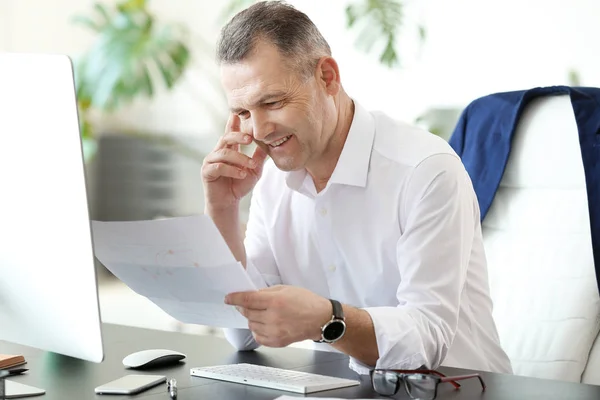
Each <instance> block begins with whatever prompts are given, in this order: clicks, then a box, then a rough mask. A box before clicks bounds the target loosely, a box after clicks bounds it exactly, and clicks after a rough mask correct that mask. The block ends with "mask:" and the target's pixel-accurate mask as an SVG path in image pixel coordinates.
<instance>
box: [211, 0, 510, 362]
mask: <svg viewBox="0 0 600 400" xmlns="http://www.w3.org/2000/svg"><path fill="white" fill-rule="evenodd" d="M218 61H219V63H220V66H221V77H222V83H223V86H224V89H225V91H226V94H227V97H228V102H229V105H230V107H231V116H230V119H229V122H228V124H227V128H226V131H225V134H224V135H223V136H222V137H221V139H220V140H219V142H218V144H217V146H216V147H215V149H214V151H213V152H211V154H209V155H208V156H207V157H206V159H205V162H204V165H203V168H202V178H203V183H204V188H205V199H206V213H207V215H209V216H210V217H211V218H212V219H213V221H214V222H215V224H216V225H217V227H218V228H219V230H220V232H221V234H222V235H223V237H224V238H225V240H226V242H227V243H228V245H229V247H230V249H231V251H232V252H233V254H234V255H235V257H236V258H237V260H239V261H240V262H241V263H242V264H243V265H244V266H245V268H246V270H247V272H248V274H249V275H250V276H251V277H252V279H253V280H254V281H255V283H256V284H257V285H258V286H259V287H260V290H258V291H254V292H243V293H232V294H230V295H229V296H227V298H226V302H227V303H228V304H231V305H235V306H236V307H237V308H238V309H239V310H240V312H241V313H242V314H243V315H244V316H246V317H247V319H248V328H249V330H231V329H230V330H226V336H227V338H228V340H229V341H230V342H231V343H232V344H233V345H234V346H235V347H236V348H238V349H240V350H248V349H254V348H256V347H257V346H258V345H265V346H272V347H281V346H287V345H289V344H290V343H294V342H298V341H302V340H307V339H311V340H314V341H319V342H323V343H324V344H323V345H322V346H326V347H328V348H329V349H332V348H333V350H337V351H341V352H344V353H346V354H348V355H349V356H350V360H351V362H350V364H351V365H350V366H351V367H352V368H353V369H354V370H356V371H358V372H359V373H366V372H367V371H368V369H369V368H374V367H377V368H394V369H416V368H419V367H426V368H436V367H438V366H439V365H440V364H442V363H444V365H450V366H456V367H464V368H473V369H479V370H487V371H496V372H507V373H510V372H511V366H510V362H509V360H508V358H507V356H506V354H505V353H504V352H503V350H502V349H501V347H500V345H499V340H498V334H497V331H496V327H495V324H494V321H493V319H492V303H491V300H490V297H489V289H488V281H487V272H486V261H485V255H484V249H483V244H482V237H481V228H480V223H479V210H478V207H477V201H476V197H475V195H474V192H473V189H472V186H471V183H470V180H469V177H468V175H467V174H466V172H465V170H464V167H463V165H462V163H461V162H460V159H459V158H458V157H457V156H456V154H455V153H453V152H452V150H451V148H450V147H449V146H448V144H447V143H446V142H444V141H443V140H442V139H439V138H437V137H436V136H434V135H431V134H429V133H427V132H423V131H420V130H418V129H415V128H413V127H410V126H408V125H405V124H402V123H400V122H396V121H394V120H393V119H391V118H389V117H387V116H386V115H383V114H381V113H370V112H367V111H366V110H365V109H364V108H363V107H361V106H360V104H359V103H357V102H356V101H354V100H353V99H352V98H350V97H349V96H348V94H346V92H345V91H344V89H343V87H342V84H341V80H340V70H339V68H338V65H337V63H336V61H335V60H334V59H333V58H332V57H331V51H330V48H329V45H328V44H327V42H326V41H325V40H324V39H323V37H322V36H321V34H320V33H319V31H318V30H317V28H316V27H315V26H314V25H313V23H312V22H311V21H310V19H309V18H308V17H307V16H306V15H304V14H303V13H301V12H299V11H297V10H295V9H294V8H293V7H291V6H289V5H286V4H283V3H280V2H263V3H257V4H255V5H253V6H251V7H250V8H248V9H246V10H244V11H242V12H240V13H239V14H237V15H236V16H235V17H234V18H233V19H232V20H231V21H230V22H229V23H228V24H227V25H226V26H225V27H224V28H223V30H222V32H221V38H220V41H219V45H218ZM252 142H254V143H255V144H256V145H257V147H256V150H255V151H254V153H253V155H252V156H251V157H249V156H247V155H245V154H244V153H242V152H241V151H240V145H248V144H251V143H252ZM267 156H269V157H270V160H269V161H268V162H267V161H266V159H267ZM252 189H254V190H253V193H252V199H251V208H250V217H249V221H248V227H247V231H246V237H245V239H243V238H242V233H241V232H240V220H239V203H240V200H241V199H242V198H243V197H244V196H245V195H246V194H248V193H250V191H251V190H252ZM329 346H331V347H329Z"/></svg>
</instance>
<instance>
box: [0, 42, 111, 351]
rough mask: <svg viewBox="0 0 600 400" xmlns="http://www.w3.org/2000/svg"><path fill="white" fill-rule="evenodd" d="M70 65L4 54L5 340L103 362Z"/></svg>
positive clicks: (0, 309) (0, 279)
mask: <svg viewBox="0 0 600 400" xmlns="http://www.w3.org/2000/svg"><path fill="white" fill-rule="evenodd" d="M100 321H101V320H100V308H99V302H98V290H97V277H96V272H95V266H94V252H93V246H92V236H91V224H90V215H89V210H88V200H87V190H86V178H85V171H84V163H83V152H82V144H81V139H80V134H79V122H78V113H77V106H76V95H75V85H74V78H73V68H72V63H71V60H70V58H69V57H67V56H65V55H51V54H15V53H0V340H5V341H9V342H12V343H17V344H22V345H27V346H31V347H35V348H39V349H43V350H47V351H50V352H53V353H58V354H63V355H67V356H71V357H75V358H80V359H83V360H89V361H93V362H101V361H102V360H103V358H104V351H103V346H102V332H101V323H100Z"/></svg>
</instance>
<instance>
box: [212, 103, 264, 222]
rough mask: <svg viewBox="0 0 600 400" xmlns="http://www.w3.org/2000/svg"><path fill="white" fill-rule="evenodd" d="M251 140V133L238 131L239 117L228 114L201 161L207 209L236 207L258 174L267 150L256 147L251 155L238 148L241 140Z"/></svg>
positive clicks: (244, 141)
mask: <svg viewBox="0 0 600 400" xmlns="http://www.w3.org/2000/svg"><path fill="white" fill-rule="evenodd" d="M250 143H252V136H250V135H248V134H246V133H243V132H241V131H240V118H239V117H238V116H237V115H236V114H231V116H230V117H229V121H227V127H226V128H225V134H224V135H223V136H222V137H221V138H220V139H219V142H218V143H217V145H216V147H215V148H214V149H213V151H212V152H211V153H210V154H208V155H207V156H206V158H205V159H204V163H203V165H202V182H203V184H204V193H205V198H206V206H207V208H208V209H209V210H215V211H217V210H218V209H221V208H223V209H229V208H230V207H237V205H238V203H239V201H240V199H241V198H242V197H244V196H245V195H247V194H248V193H249V192H250V191H251V190H252V188H253V187H254V185H256V182H258V179H259V178H260V176H261V173H262V168H263V165H264V163H265V160H266V158H267V154H266V153H265V152H264V151H263V150H262V149H261V148H260V147H257V148H256V150H255V152H254V154H253V155H252V158H250V157H248V156H247V155H245V154H244V153H242V152H240V145H241V144H250Z"/></svg>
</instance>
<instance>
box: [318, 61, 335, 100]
mask: <svg viewBox="0 0 600 400" xmlns="http://www.w3.org/2000/svg"><path fill="white" fill-rule="evenodd" d="M316 72H317V78H318V79H317V81H318V82H319V84H320V85H321V86H322V87H323V88H324V89H325V90H326V91H327V94H329V95H331V96H335V95H337V94H338V93H339V91H340V89H341V83H340V70H339V67H338V64H337V62H336V61H335V60H334V59H333V57H322V58H321V59H320V60H319V63H318V64H317V71H316Z"/></svg>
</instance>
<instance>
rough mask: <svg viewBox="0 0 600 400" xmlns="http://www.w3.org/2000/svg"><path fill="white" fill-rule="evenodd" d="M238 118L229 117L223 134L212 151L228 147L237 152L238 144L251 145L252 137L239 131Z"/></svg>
mask: <svg viewBox="0 0 600 400" xmlns="http://www.w3.org/2000/svg"><path fill="white" fill-rule="evenodd" d="M240 124H241V122H240V117H239V116H238V115H237V114H233V113H232V114H231V115H229V119H228V120H227V125H226V126H225V133H224V134H223V136H221V138H219V141H218V142H217V145H216V146H215V148H214V150H219V149H222V148H224V147H230V148H233V149H235V150H237V148H238V146H239V145H240V144H250V143H252V137H251V136H250V135H248V134H245V133H242V132H241V131H240Z"/></svg>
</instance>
